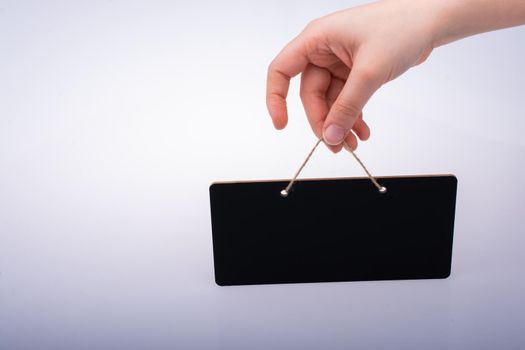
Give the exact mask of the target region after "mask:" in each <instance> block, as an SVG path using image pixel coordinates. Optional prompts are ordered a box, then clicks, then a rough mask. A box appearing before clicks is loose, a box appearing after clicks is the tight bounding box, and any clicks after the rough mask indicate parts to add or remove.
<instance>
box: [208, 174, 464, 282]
mask: <svg viewBox="0 0 525 350" xmlns="http://www.w3.org/2000/svg"><path fill="white" fill-rule="evenodd" d="M378 179H379V182H380V183H381V184H382V185H384V186H386V187H387V188H388V192H387V193H386V194H380V193H379V192H378V191H377V189H376V188H375V187H374V186H373V185H372V184H371V182H370V180H368V179H366V178H357V179H356V178H354V179H348V178H345V179H326V180H301V181H298V182H297V183H295V184H294V187H293V190H292V192H291V193H290V195H289V196H288V197H287V198H283V197H281V195H280V191H281V190H282V189H283V188H285V187H286V185H287V184H288V182H286V181H268V182H239V183H214V184H212V185H211V186H210V205H211V218H212V233H213V255H214V266H215V281H216V283H217V284H219V285H243V284H267V283H300V282H329V281H334V282H335V281H360V280H362V281H365V280H387V279H388V280H391V279H422V278H446V277H448V276H449V274H450V265H451V258H452V238H453V231H454V214H455V203H456V187H457V179H456V178H455V177H454V176H452V175H438V176H418V177H385V178H378Z"/></svg>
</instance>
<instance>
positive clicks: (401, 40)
mask: <svg viewBox="0 0 525 350" xmlns="http://www.w3.org/2000/svg"><path fill="white" fill-rule="evenodd" d="M437 6H439V1H410V0H409V1H407V0H391V1H381V2H377V3H372V4H368V5H364V6H359V7H354V8H351V9H348V10H343V11H339V12H336V13H333V14H330V15H328V16H325V17H322V18H320V19H317V20H314V21H312V22H311V23H310V24H308V26H307V27H306V28H305V29H304V30H303V32H302V33H300V34H299V35H298V36H297V37H296V38H295V39H294V40H292V41H291V42H290V43H289V44H288V45H287V46H286V47H285V48H284V49H283V50H282V51H281V52H280V53H279V55H278V56H277V57H276V58H275V59H274V60H273V62H272V63H271V64H270V67H269V69H268V81H267V94H266V104H267V107H268V111H269V113H270V115H271V117H272V120H273V124H274V126H275V128H277V129H283V128H284V127H285V126H286V124H287V121H288V114H287V108H286V96H287V93H288V88H289V82H290V79H291V78H292V77H294V76H296V75H298V74H299V73H302V75H301V89H300V96H301V100H302V103H303V106H304V109H305V112H306V115H307V117H308V121H309V123H310V126H311V128H312V130H313V132H314V134H315V135H316V136H317V137H318V138H321V137H323V138H324V142H325V144H327V145H328V147H329V148H330V149H331V150H332V151H333V152H339V151H340V150H341V149H342V147H343V146H344V147H349V148H351V149H352V150H355V149H356V147H357V137H358V138H359V139H360V140H362V141H364V140H367V139H368V138H369V136H370V129H369V127H368V125H367V124H366V122H365V121H364V120H363V114H362V110H363V107H364V106H365V104H366V103H367V101H368V100H369V98H370V97H371V96H372V94H373V93H374V92H375V91H376V90H377V89H378V88H379V87H381V85H383V84H384V83H386V82H388V81H390V80H392V79H394V78H396V77H398V76H399V75H401V74H402V73H404V72H405V71H406V70H408V69H409V68H410V67H412V66H414V65H417V64H419V63H421V62H423V61H424V60H425V59H426V58H427V57H428V56H429V55H430V53H431V51H432V49H433V41H434V40H435V29H434V28H435V25H434V23H435V21H434V18H436V16H435V14H436V12H438V9H437ZM356 136H357V137H356Z"/></svg>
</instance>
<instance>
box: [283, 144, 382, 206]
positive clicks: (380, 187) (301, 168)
mask: <svg viewBox="0 0 525 350" xmlns="http://www.w3.org/2000/svg"><path fill="white" fill-rule="evenodd" d="M321 141H323V139H319V140H317V142H316V143H315V145H314V147H313V148H312V150H311V151H310V153H308V156H306V159H305V160H304V161H303V163H302V164H301V166H300V167H299V170H297V172H296V173H295V175H294V177H293V178H292V179H291V180H290V183H288V186H286V188H285V189H284V190H282V191H281V196H282V197H287V196H288V195H289V194H290V190H291V189H292V186H293V184H294V182H295V181H296V180H297V177H299V174H300V173H301V171H302V170H303V168H304V167H305V165H306V163H308V161H309V160H310V158H311V157H312V154H313V153H314V151H315V150H316V148H317V146H319V144H320V143H321ZM347 149H348V150H349V151H350V153H352V155H353V156H354V158H355V160H356V161H357V162H358V163H359V165H360V166H361V167H362V168H363V170H364V171H365V173H366V175H367V176H368V178H369V179H370V181H372V183H373V184H374V186H375V187H376V188H377V190H378V191H379V193H386V187H385V186H381V184H380V183H379V182H377V180H376V178H375V177H374V176H373V175H372V174H371V173H370V171H368V169H367V168H366V166H365V164H364V163H363V162H362V161H361V159H359V157H358V156H357V154H355V152H354V151H352V149H351V148H350V147H348V148H347Z"/></svg>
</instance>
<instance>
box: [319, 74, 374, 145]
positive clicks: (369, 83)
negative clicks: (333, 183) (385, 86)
mask: <svg viewBox="0 0 525 350" xmlns="http://www.w3.org/2000/svg"><path fill="white" fill-rule="evenodd" d="M381 85H382V82H381V79H380V74H378V72H377V71H375V70H371V69H370V68H365V69H359V68H358V67H355V66H354V68H353V69H352V70H351V71H350V75H349V76H348V79H347V80H346V83H345V85H344V87H343V89H342V90H341V92H340V93H339V96H338V97H337V99H336V100H335V102H334V103H333V105H332V107H331V108H330V111H329V112H328V115H327V116H326V120H325V122H324V126H323V139H324V142H325V143H326V144H327V145H331V146H336V145H339V144H341V143H342V142H343V141H344V139H345V137H346V135H348V133H349V132H350V130H351V129H352V127H353V126H354V123H355V122H356V121H357V119H358V117H359V115H360V114H361V111H362V109H363V107H364V106H365V104H366V102H367V101H368V99H370V97H371V96H372V95H373V94H374V92H376V90H377V89H379V87H380V86H381Z"/></svg>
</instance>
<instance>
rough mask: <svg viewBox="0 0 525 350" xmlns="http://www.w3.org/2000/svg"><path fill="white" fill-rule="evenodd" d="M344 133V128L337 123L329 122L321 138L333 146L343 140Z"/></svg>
mask: <svg viewBox="0 0 525 350" xmlns="http://www.w3.org/2000/svg"><path fill="white" fill-rule="evenodd" d="M345 134H346V132H345V129H343V128H342V127H340V126H339V125H336V124H330V125H328V127H327V128H326V129H325V130H324V133H323V138H324V141H325V142H326V143H327V144H329V145H331V146H335V145H338V144H340V143H341V142H343V139H344V138H345Z"/></svg>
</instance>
